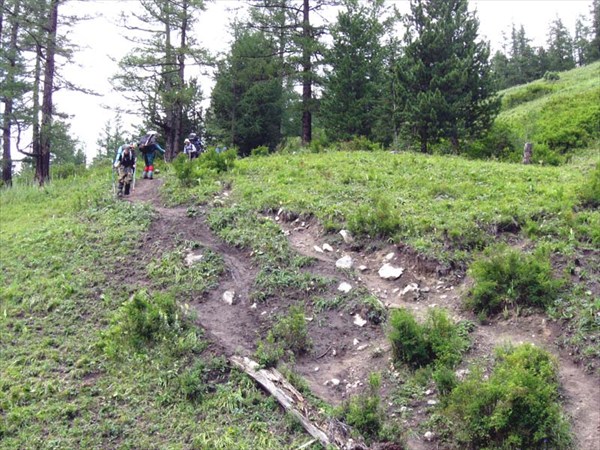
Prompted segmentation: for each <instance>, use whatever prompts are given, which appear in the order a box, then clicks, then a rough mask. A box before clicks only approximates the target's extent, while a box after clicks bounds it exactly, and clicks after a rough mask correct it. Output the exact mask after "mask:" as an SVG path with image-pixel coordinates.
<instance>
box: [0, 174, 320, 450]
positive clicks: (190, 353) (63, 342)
mask: <svg viewBox="0 0 600 450" xmlns="http://www.w3.org/2000/svg"><path fill="white" fill-rule="evenodd" d="M105 173H106V172H105ZM0 210H1V211H2V214H1V215H0V248H1V252H2V253H1V257H2V264H1V269H0V349H1V350H0V351H1V353H2V357H1V358H0V448H3V449H4V448H5V449H13V448H41V449H50V448H148V449H150V448H173V449H177V448H180V449H183V448H186V449H189V448H214V449H230V448H239V449H255V448H265V449H280V448H297V447H299V446H300V445H301V444H303V443H304V442H306V441H308V438H307V436H306V435H304V434H303V433H302V432H301V431H298V430H297V429H292V428H291V426H290V424H289V421H288V420H287V419H286V417H285V415H283V414H282V413H281V412H280V409H279V407H278V406H277V405H276V403H275V401H273V400H271V399H269V398H267V397H266V396H265V395H264V394H263V393H262V392H260V391H259V390H258V389H257V388H256V387H255V386H254V383H253V382H252V381H250V380H249V379H248V378H247V377H245V376H243V375H241V374H239V373H238V372H237V371H231V370H230V369H229V367H228V366H227V364H225V363H224V361H223V360H221V359H219V358H215V357H214V356H213V355H212V354H210V353H209V352H208V351H207V349H206V342H205V341H204V339H203V337H202V330H199V329H197V328H195V327H194V326H192V325H191V324H190V323H188V325H185V326H184V325H183V324H182V325H177V326H175V325H176V324H177V323H179V322H173V321H172V320H171V319H168V320H166V322H164V324H163V325H160V326H159V327H158V328H157V327H154V326H153V325H152V323H156V320H159V323H163V322H161V320H162V319H160V317H163V316H162V315H163V314H166V313H165V312H164V311H167V310H168V311H171V312H170V313H169V314H172V313H173V312H175V310H173V309H169V308H171V307H170V306H167V305H172V303H169V302H172V301H173V297H169V296H170V295H172V294H171V293H168V292H166V293H165V294H160V292H159V290H160V289H162V282H163V278H162V277H165V276H171V275H172V274H173V273H174V274H175V276H180V277H181V279H182V285H184V286H185V285H186V284H187V283H188V282H193V281H194V279H195V278H194V277H195V276H197V275H196V274H195V272H194V270H193V269H187V268H183V267H182V266H181V265H180V260H179V259H177V257H178V256H179V254H178V253H177V252H179V251H181V249H177V248H176V249H172V250H171V252H166V253H165V255H164V257H163V258H161V259H160V260H159V261H157V262H155V265H156V267H155V269H154V270H151V272H152V277H151V278H150V279H151V280H154V281H153V282H154V283H156V285H151V284H149V291H148V295H150V296H151V297H150V298H154V297H155V296H156V295H158V294H160V295H163V298H164V302H166V303H164V302H163V303H160V304H161V305H163V306H160V307H159V309H158V310H152V309H150V310H148V312H149V315H147V316H146V318H144V316H139V317H138V318H137V319H135V320H134V321H133V322H127V321H126V320H125V319H126V318H127V317H130V318H132V319H133V318H135V317H137V316H136V314H138V313H136V311H138V312H139V311H143V310H144V308H145V307H144V305H143V304H142V303H143V302H142V303H140V304H139V305H137V306H139V307H135V308H133V309H132V308H131V307H126V306H125V305H127V304H128V303H127V302H128V301H130V300H128V299H129V297H130V294H131V293H133V292H136V291H137V290H138V289H139V286H137V285H133V284H127V283H126V284H125V285H118V284H117V280H119V279H121V278H120V275H119V273H120V271H123V270H124V271H127V270H128V269H129V268H130V265H129V262H130V261H131V260H130V258H131V257H132V255H133V254H134V251H135V249H136V248H137V247H138V239H143V238H144V233H145V232H146V231H147V229H148V227H149V224H150V222H151V220H152V211H151V209H150V208H149V207H147V206H140V205H132V204H130V203H128V202H119V201H114V200H113V199H112V198H111V181H110V177H109V176H108V175H106V174H102V172H100V171H94V172H92V173H89V174H88V175H86V176H83V177H78V178H76V179H73V178H71V179H66V180H58V181H54V182H52V183H51V184H50V185H48V186H47V187H46V188H43V189H39V188H36V187H26V186H16V187H15V188H14V189H11V190H2V191H0ZM174 255H175V256H174ZM199 267H200V268H202V266H199ZM218 267H219V262H218V261H214V264H211V268H212V269H215V270H218ZM173 271H174V272H173ZM203 273H204V272H203ZM138 275H140V274H138ZM140 276H145V274H144V273H142V274H141V275H140ZM203 289H204V288H203ZM178 294H179V295H184V293H183V292H179V293H178ZM165 295H166V297H164V296H165ZM148 301H149V300H148ZM161 302H162V301H161ZM180 306H181V305H180ZM165 308H167V309H165ZM152 311H153V312H152ZM179 314H180V313H176V315H179ZM183 316H184V314H183V312H182V313H181V317H182V318H183ZM167 325H168V326H167ZM115 326H117V327H119V326H121V327H125V329H127V330H129V331H128V332H133V331H131V330H134V331H135V330H137V331H135V332H136V333H137V332H138V331H139V330H142V331H141V332H143V333H142V335H145V334H146V335H148V336H151V338H152V340H151V341H148V342H147V343H146V344H143V345H137V346H135V345H134V346H132V347H131V348H129V350H127V348H128V347H127V345H126V344H125V343H122V345H121V346H119V344H118V340H116V341H111V342H112V343H113V344H115V342H116V344H115V346H116V347H117V348H118V349H119V351H117V352H112V353H111V352H107V351H106V346H105V345H103V342H104V343H106V338H103V336H105V335H106V333H107V332H109V330H111V329H112V330H113V331H114V330H115V328H114V327H115ZM111 327H112V328H111ZM140 327H141V328H140ZM165 327H166V328H165ZM156 330H158V331H156ZM150 331H152V332H150ZM313 448H314V447H313Z"/></svg>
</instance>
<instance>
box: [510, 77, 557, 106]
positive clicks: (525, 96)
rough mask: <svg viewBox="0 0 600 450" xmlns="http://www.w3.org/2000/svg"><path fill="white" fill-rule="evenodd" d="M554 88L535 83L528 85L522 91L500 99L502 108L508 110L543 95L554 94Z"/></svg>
mask: <svg viewBox="0 0 600 450" xmlns="http://www.w3.org/2000/svg"><path fill="white" fill-rule="evenodd" d="M554 90H555V87H554V86H553V85H552V84H549V83H544V82H537V83H530V84H528V85H526V86H525V88H524V89H520V90H518V91H516V92H514V93H512V94H507V95H505V96H504V97H503V98H502V108H503V109H510V108H514V107H515V106H517V105H520V104H522V103H527V102H530V101H533V100H536V99H538V98H541V97H544V96H545V95H548V94H551V93H552V92H554Z"/></svg>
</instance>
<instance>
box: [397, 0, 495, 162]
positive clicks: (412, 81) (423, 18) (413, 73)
mask: <svg viewBox="0 0 600 450" xmlns="http://www.w3.org/2000/svg"><path fill="white" fill-rule="evenodd" d="M478 28H479V22H478V20H477V18H476V17H475V15H474V13H471V12H469V11H468V2H467V0H413V1H411V14H410V15H409V16H408V19H407V33H406V36H405V42H406V47H405V49H404V54H403V56H402V58H401V59H400V61H399V65H398V69H397V73H398V77H399V79H400V81H401V85H402V88H403V91H402V92H401V93H400V95H401V102H402V105H403V106H402V112H401V123H400V126H401V127H402V129H403V130H404V131H405V132H406V133H407V134H409V135H410V136H414V137H416V138H417V140H418V141H419V143H420V148H421V151H422V152H428V151H429V147H430V144H433V143H436V142H439V141H440V140H441V139H447V140H449V141H450V143H451V145H452V147H453V149H454V151H459V149H460V142H461V141H463V140H465V139H469V138H473V137H477V136H479V135H480V134H482V133H483V132H485V131H486V130H487V129H488V128H489V126H490V125H491V123H492V121H493V119H494V117H495V115H496V114H497V112H498V109H499V99H497V98H496V97H495V93H496V92H495V87H494V84H493V82H492V81H493V80H492V76H491V70H490V64H489V61H488V58H489V44H488V43H487V42H482V41H478Z"/></svg>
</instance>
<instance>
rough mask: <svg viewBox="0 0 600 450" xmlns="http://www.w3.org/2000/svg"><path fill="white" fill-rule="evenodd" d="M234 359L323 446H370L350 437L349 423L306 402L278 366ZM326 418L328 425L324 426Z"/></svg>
mask: <svg viewBox="0 0 600 450" xmlns="http://www.w3.org/2000/svg"><path fill="white" fill-rule="evenodd" d="M229 360H230V361H231V363H232V364H233V365H234V366H236V367H238V368H239V369H241V370H243V371H244V372H245V373H247V374H248V375H250V377H252V378H253V379H254V380H255V381H256V382H257V383H258V384H260V386H262V387H263V389H265V390H266V391H267V392H268V393H269V394H271V395H272V396H273V397H275V399H277V401H278V402H279V404H280V405H281V406H283V408H284V409H285V410H286V411H288V412H289V413H290V414H292V415H293V416H294V417H296V418H297V419H298V421H299V422H300V423H301V424H302V426H303V427H304V429H305V430H306V431H307V432H308V433H309V434H310V435H311V436H312V437H314V438H315V439H316V440H318V441H319V442H320V443H321V445H323V447H328V446H329V447H328V448H336V449H340V450H366V449H367V448H368V447H367V446H366V445H365V444H364V443H362V442H360V441H359V440H358V439H352V438H350V437H349V436H350V429H349V427H348V426H347V425H345V424H343V423H341V422H339V421H338V420H335V419H324V418H322V417H320V416H321V414H320V413H319V412H318V411H317V410H316V409H315V408H313V407H312V406H311V405H309V404H308V402H306V400H305V399H304V397H303V396H302V394H301V393H300V392H298V390H297V389H296V388H295V387H294V386H292V385H291V384H290V383H289V382H288V381H287V380H286V379H285V377H284V376H283V375H282V374H281V373H280V372H279V371H277V370H276V369H260V368H259V365H258V363H256V362H254V361H252V360H251V359H249V358H246V357H243V358H242V357H240V356H232V357H231V358H230V359H229ZM323 422H326V424H327V425H326V426H323V425H322V424H323Z"/></svg>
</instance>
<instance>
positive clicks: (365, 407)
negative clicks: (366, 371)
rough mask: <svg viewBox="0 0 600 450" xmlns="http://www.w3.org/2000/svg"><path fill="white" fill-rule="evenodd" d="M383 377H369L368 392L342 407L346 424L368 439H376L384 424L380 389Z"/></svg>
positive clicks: (373, 374)
mask: <svg viewBox="0 0 600 450" xmlns="http://www.w3.org/2000/svg"><path fill="white" fill-rule="evenodd" d="M380 386H381V376H380V375H379V374H375V373H372V374H371V375H369V390H368V392H366V393H364V394H361V395H357V396H355V397H352V398H351V399H350V400H349V401H348V402H346V403H345V404H344V405H343V406H342V417H343V418H344V420H345V421H346V423H347V424H348V425H350V426H352V427H354V428H356V430H358V431H359V432H360V434H361V435H362V436H364V437H365V438H367V439H375V438H377V436H378V435H379V432H380V430H381V428H382V424H383V411H382V409H381V407H380V403H381V400H380V395H379V388H380Z"/></svg>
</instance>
